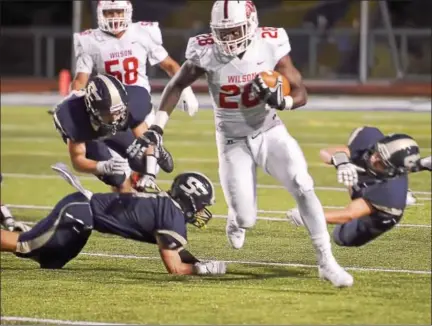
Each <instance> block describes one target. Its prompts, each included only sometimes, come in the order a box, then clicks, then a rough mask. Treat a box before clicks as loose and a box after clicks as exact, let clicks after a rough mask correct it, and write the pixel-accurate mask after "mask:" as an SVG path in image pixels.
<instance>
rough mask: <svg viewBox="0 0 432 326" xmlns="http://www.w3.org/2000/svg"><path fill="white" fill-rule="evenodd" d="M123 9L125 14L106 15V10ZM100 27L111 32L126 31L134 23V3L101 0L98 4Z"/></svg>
mask: <svg viewBox="0 0 432 326" xmlns="http://www.w3.org/2000/svg"><path fill="white" fill-rule="evenodd" d="M109 10H119V11H120V10H123V16H114V17H106V16H105V14H106V13H105V11H109ZM97 17H98V25H99V29H100V30H102V31H104V32H108V33H111V34H114V35H115V34H118V33H121V32H123V31H125V30H126V29H127V28H128V26H129V25H130V24H131V23H132V4H131V2H130V1H118V0H110V1H99V2H98V6H97Z"/></svg>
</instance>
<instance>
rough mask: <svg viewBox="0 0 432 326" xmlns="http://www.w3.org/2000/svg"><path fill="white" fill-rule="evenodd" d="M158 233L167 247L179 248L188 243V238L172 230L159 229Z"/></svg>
mask: <svg viewBox="0 0 432 326" xmlns="http://www.w3.org/2000/svg"><path fill="white" fill-rule="evenodd" d="M156 234H157V236H158V238H159V240H160V241H161V243H162V245H163V247H164V248H165V249H171V250H174V249H178V248H180V247H183V246H185V245H186V244H187V241H186V239H185V238H184V237H183V236H181V235H180V234H178V233H177V232H175V231H172V230H157V231H156Z"/></svg>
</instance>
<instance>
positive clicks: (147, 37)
mask: <svg viewBox="0 0 432 326" xmlns="http://www.w3.org/2000/svg"><path fill="white" fill-rule="evenodd" d="M132 13H133V8H132V4H131V2H130V1H116V0H114V1H99V2H98V6H97V20H98V27H99V28H97V29H90V30H87V31H84V32H82V33H76V34H74V48H75V56H76V75H75V78H74V80H73V81H72V89H73V90H79V89H82V88H84V87H85V86H86V85H87V82H88V79H89V77H90V74H91V73H92V72H93V71H94V70H95V71H96V72H98V73H106V74H110V75H112V76H115V77H116V78H118V79H119V80H120V81H122V82H123V83H124V84H126V85H135V86H140V87H144V88H145V89H146V90H147V91H148V92H149V93H150V84H149V80H148V77H147V74H146V64H147V61H148V62H149V63H150V65H152V66H154V65H156V64H157V65H159V67H160V68H161V69H163V70H164V71H165V72H166V73H167V74H168V75H169V76H173V75H174V74H175V73H176V72H177V71H178V70H179V69H180V66H179V64H178V63H177V62H176V61H175V60H173V59H172V58H171V57H170V56H169V54H168V52H167V51H166V50H165V48H164V47H163V45H162V34H161V31H160V28H159V25H158V23H157V22H135V23H133V22H132ZM179 104H180V108H182V109H183V110H185V111H187V112H188V113H189V114H190V115H193V114H195V113H196V111H197V110H198V101H197V99H196V97H195V95H194V93H193V91H192V88H191V87H188V88H186V89H185V90H184V91H183V93H182V96H181V100H180V102H179Z"/></svg>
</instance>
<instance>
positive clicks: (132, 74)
mask: <svg viewBox="0 0 432 326" xmlns="http://www.w3.org/2000/svg"><path fill="white" fill-rule="evenodd" d="M118 65H121V66H120V67H116V66H118ZM138 66H139V64H138V59H137V58H136V57H129V58H125V59H124V60H122V61H121V62H120V60H119V59H115V60H109V61H105V71H106V73H107V74H109V75H111V76H114V77H116V78H117V79H118V80H120V81H121V82H122V83H125V84H128V85H130V84H135V83H136V82H137V80H138ZM122 72H124V74H123V73H122Z"/></svg>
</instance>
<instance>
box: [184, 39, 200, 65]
mask: <svg viewBox="0 0 432 326" xmlns="http://www.w3.org/2000/svg"><path fill="white" fill-rule="evenodd" d="M198 47H199V45H198V42H197V38H196V37H191V38H189V41H188V44H187V47H186V53H185V57H186V59H187V60H189V61H191V62H192V63H193V64H194V65H195V66H197V67H200V68H203V67H202V65H201V56H200V52H201V51H199V48H198Z"/></svg>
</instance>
